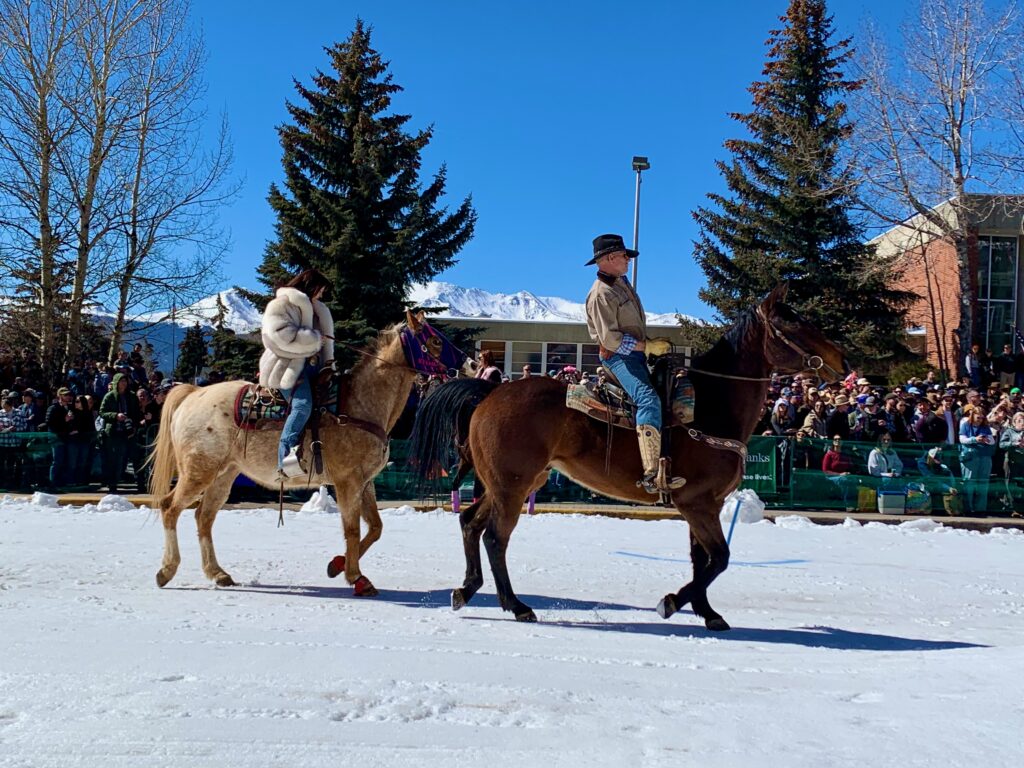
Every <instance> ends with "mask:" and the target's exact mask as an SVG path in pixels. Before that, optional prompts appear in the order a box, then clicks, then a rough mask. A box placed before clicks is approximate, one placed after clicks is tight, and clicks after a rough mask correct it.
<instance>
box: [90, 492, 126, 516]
mask: <svg viewBox="0 0 1024 768" xmlns="http://www.w3.org/2000/svg"><path fill="white" fill-rule="evenodd" d="M96 509H97V511H99V512H128V511H130V510H133V509H135V505H134V504H132V503H131V502H130V501H128V499H126V498H125V497H124V496H115V495H114V494H112V493H111V494H108V495H106V496H104V497H103V498H102V499H100V500H99V502H98V503H97V504H96Z"/></svg>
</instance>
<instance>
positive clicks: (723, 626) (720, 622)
mask: <svg viewBox="0 0 1024 768" xmlns="http://www.w3.org/2000/svg"><path fill="white" fill-rule="evenodd" d="M704 626H705V627H707V628H708V629H710V630H711V631H712V632H727V631H729V630H730V629H732V627H730V626H729V622H727V621H726V620H725V619H723V618H722V617H721V616H718V617H717V618H714V619H707V620H705V622H704Z"/></svg>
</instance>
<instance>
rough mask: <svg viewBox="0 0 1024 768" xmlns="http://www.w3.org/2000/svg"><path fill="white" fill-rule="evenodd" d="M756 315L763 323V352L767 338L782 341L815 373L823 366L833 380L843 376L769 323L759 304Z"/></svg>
mask: <svg viewBox="0 0 1024 768" xmlns="http://www.w3.org/2000/svg"><path fill="white" fill-rule="evenodd" d="M757 316H758V317H759V318H760V319H761V322H762V323H763V324H764V329H765V347H766V349H765V352H767V346H768V342H769V340H772V341H779V342H782V343H783V344H784V345H785V346H787V347H789V348H790V349H791V350H793V351H794V352H796V353H797V354H798V355H799V356H800V359H801V360H803V363H804V365H805V366H806V367H807V368H809V369H811V370H812V371H814V372H815V373H817V372H818V371H820V370H821V369H822V368H824V369H825V370H826V371H827V372H829V373H830V374H831V375H832V377H833V380H836V379H841V378H842V377H843V374H842V373H840V372H839V371H837V370H836V369H835V368H833V367H832V366H831V365H829V364H828V363H826V362H825V360H824V358H822V356H821V355H812V354H810V353H809V352H808V351H807V350H806V349H804V348H803V347H801V346H800V345H799V344H797V343H796V342H795V341H793V340H792V339H790V338H789V337H788V336H786V334H784V333H783V332H782V331H780V330H779V329H778V328H776V327H775V326H774V325H773V324H772V323H771V321H769V320H768V315H767V314H765V311H764V309H762V308H761V307H760V306H759V307H758V308H757ZM765 357H766V358H767V354H766V355H765ZM815 361H817V362H815Z"/></svg>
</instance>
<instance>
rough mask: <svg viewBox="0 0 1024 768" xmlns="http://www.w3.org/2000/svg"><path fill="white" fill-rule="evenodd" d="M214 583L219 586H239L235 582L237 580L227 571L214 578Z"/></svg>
mask: <svg viewBox="0 0 1024 768" xmlns="http://www.w3.org/2000/svg"><path fill="white" fill-rule="evenodd" d="M213 583H214V584H216V585H217V586H218V587H234V586H237V585H236V584H235V580H234V579H232V578H231V577H230V576H228V574H226V573H222V574H221V575H220V576H218V577H217V578H216V579H214V580H213Z"/></svg>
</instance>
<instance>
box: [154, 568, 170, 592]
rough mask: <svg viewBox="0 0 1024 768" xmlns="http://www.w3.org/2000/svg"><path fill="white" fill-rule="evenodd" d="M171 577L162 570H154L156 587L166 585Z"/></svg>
mask: <svg viewBox="0 0 1024 768" xmlns="http://www.w3.org/2000/svg"><path fill="white" fill-rule="evenodd" d="M171 578H172V577H171V576H165V575H164V572H163V571H162V570H161V571H157V572H156V585H157V586H158V587H161V588H162V587H166V586H167V585H168V584H169V583H170V581H171Z"/></svg>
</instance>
